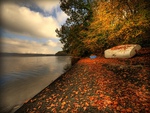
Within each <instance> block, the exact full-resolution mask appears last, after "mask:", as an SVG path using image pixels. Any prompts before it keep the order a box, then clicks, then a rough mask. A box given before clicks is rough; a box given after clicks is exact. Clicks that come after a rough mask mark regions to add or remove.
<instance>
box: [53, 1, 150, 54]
mask: <svg viewBox="0 0 150 113" xmlns="http://www.w3.org/2000/svg"><path fill="white" fill-rule="evenodd" d="M61 9H62V10H63V11H64V12H65V13H66V14H68V15H69V16H70V17H69V18H68V19H67V21H66V23H65V24H64V25H63V26H62V27H61V28H60V29H59V30H58V29H57V30H56V32H57V35H58V37H60V41H61V43H62V44H64V47H63V49H64V51H66V52H68V53H70V54H71V55H73V56H86V55H89V54H91V53H101V54H102V53H103V51H104V50H105V49H107V48H109V47H112V46H115V45H119V44H128V43H137V44H140V45H142V46H144V45H146V44H145V42H147V43H149V42H150V41H149V40H150V39H149V38H150V34H149V31H150V11H149V10H150V3H149V1H148V0H140V1H139V0H132V1H131V0H128V1H127V0H109V1H108V0H101V1H99V0H61ZM147 45H149V44H147Z"/></svg>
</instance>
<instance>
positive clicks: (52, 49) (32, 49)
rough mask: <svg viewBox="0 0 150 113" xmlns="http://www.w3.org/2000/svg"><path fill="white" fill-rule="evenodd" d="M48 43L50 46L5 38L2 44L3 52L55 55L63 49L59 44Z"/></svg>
mask: <svg viewBox="0 0 150 113" xmlns="http://www.w3.org/2000/svg"><path fill="white" fill-rule="evenodd" d="M48 42H49V45H44V44H43V43H38V42H35V41H28V40H21V39H17V38H6V37H5V38H2V40H1V42H0V44H1V52H10V53H41V54H54V53H56V52H57V51H58V50H60V49H61V47H60V45H58V43H57V42H56V43H54V42H53V41H48ZM56 46H57V47H56Z"/></svg>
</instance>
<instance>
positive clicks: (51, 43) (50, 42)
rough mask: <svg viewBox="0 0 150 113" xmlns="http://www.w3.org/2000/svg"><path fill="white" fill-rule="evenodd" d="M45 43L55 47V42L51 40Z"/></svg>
mask: <svg viewBox="0 0 150 113" xmlns="http://www.w3.org/2000/svg"><path fill="white" fill-rule="evenodd" d="M46 45H48V46H52V47H56V46H57V43H55V42H53V41H52V40H49V41H48V42H47V44H46Z"/></svg>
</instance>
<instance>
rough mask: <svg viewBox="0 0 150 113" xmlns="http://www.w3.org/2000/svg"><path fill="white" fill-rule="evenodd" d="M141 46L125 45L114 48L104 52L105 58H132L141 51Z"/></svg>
mask: <svg viewBox="0 0 150 113" xmlns="http://www.w3.org/2000/svg"><path fill="white" fill-rule="evenodd" d="M140 49H141V46H140V45H138V44H125V45H119V46H115V47H112V48H110V49H107V50H105V51H104V57H105V58H131V57H133V56H134V55H135V54H136V53H137V52H138V51H139V50H140Z"/></svg>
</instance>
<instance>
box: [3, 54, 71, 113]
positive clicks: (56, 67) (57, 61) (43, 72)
mask: <svg viewBox="0 0 150 113" xmlns="http://www.w3.org/2000/svg"><path fill="white" fill-rule="evenodd" d="M0 57H1V72H0V73H1V75H0V87H1V92H0V98H1V102H0V113H2V112H11V113H12V112H14V111H15V110H17V109H18V108H19V107H21V105H22V104H23V103H24V102H25V101H26V100H29V99H31V98H32V97H33V96H35V95H36V94H37V93H39V92H40V91H41V90H42V89H44V88H45V87H46V86H48V85H49V84H50V83H52V82H53V81H54V80H55V79H57V78H58V77H59V76H60V75H61V74H63V73H64V67H65V66H66V65H70V64H71V62H70V57H69V56H38V57H35V56H34V57H22V56H21V57H18V56H5V57H2V56H0Z"/></svg>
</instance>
